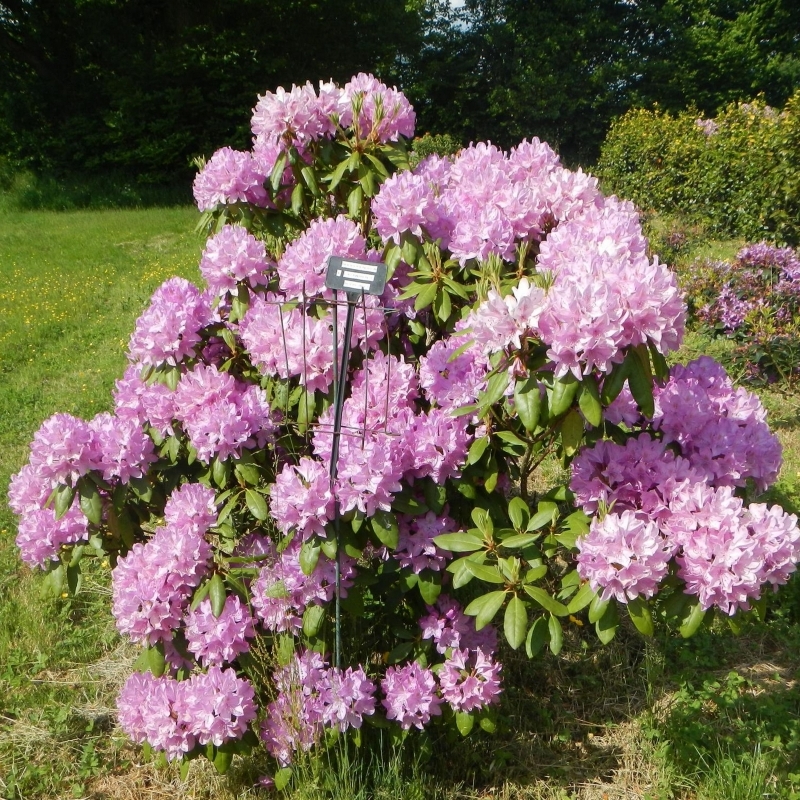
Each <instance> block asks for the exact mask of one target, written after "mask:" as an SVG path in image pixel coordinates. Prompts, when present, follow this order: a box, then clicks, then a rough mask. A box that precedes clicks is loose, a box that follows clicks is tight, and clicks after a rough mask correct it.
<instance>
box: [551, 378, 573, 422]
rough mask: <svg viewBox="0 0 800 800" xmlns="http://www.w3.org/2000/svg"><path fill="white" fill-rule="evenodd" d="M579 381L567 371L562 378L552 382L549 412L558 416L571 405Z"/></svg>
mask: <svg viewBox="0 0 800 800" xmlns="http://www.w3.org/2000/svg"><path fill="white" fill-rule="evenodd" d="M579 387H580V383H579V382H578V380H577V379H576V378H575V376H574V375H573V374H572V373H571V372H568V373H567V374H566V375H564V377H563V378H559V379H558V380H557V381H556V382H555V383H554V384H553V392H552V395H551V400H550V414H551V416H553V417H560V416H561V415H562V414H564V413H565V412H566V411H567V409H568V408H569V407H570V406H571V405H572V401H573V400H574V399H575V395H576V394H577V393H578V388H579Z"/></svg>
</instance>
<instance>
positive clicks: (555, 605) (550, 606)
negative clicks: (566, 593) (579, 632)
mask: <svg viewBox="0 0 800 800" xmlns="http://www.w3.org/2000/svg"><path fill="white" fill-rule="evenodd" d="M522 588H523V589H524V590H525V591H526V592H527V593H528V595H530V597H531V599H533V600H535V601H536V602H537V603H538V604H539V605H540V606H541V607H542V608H543V609H545V611H549V612H550V613H551V614H556V615H557V616H559V617H566V616H567V614H569V611H567V607H566V606H565V605H564V604H563V603H559V602H558V600H556V599H555V597H552V596H551V595H550V594H548V593H547V592H546V591H545V590H544V589H541V588H540V587H538V586H531V585H530V584H528V583H526V584H524V585H523V587H522Z"/></svg>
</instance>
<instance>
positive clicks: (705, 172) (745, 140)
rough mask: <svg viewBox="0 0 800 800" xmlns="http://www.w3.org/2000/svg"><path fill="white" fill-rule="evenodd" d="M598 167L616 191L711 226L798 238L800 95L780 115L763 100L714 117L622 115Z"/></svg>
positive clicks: (751, 235) (754, 235)
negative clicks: (710, 118)
mask: <svg viewBox="0 0 800 800" xmlns="http://www.w3.org/2000/svg"><path fill="white" fill-rule="evenodd" d="M598 172H599V173H600V175H601V176H602V178H603V180H604V181H605V183H606V188H607V189H608V190H610V191H614V192H617V193H618V194H620V195H622V196H624V197H628V198H630V199H632V200H634V201H635V202H636V203H638V204H639V205H641V206H642V207H645V208H652V209H655V210H657V211H659V212H662V213H671V214H681V215H685V216H686V217H687V218H689V219H691V220H693V221H695V222H699V223H701V224H703V225H705V226H707V227H708V228H709V229H710V230H712V231H714V232H716V233H719V234H725V235H729V236H740V237H744V238H746V239H750V240H758V239H768V240H770V241H773V242H776V243H779V244H786V243H789V244H796V243H797V242H798V241H800V92H797V93H795V95H794V96H793V97H792V98H791V99H790V100H789V102H788V103H787V105H786V107H785V109H784V110H783V111H782V112H778V111H776V110H775V109H773V108H770V107H769V106H767V105H766V104H765V103H764V101H763V100H762V99H757V100H754V101H753V102H752V103H738V104H732V105H730V106H728V107H727V108H726V109H725V110H724V111H723V112H721V113H720V114H719V115H718V116H717V117H716V118H714V119H713V120H701V119H698V118H697V111H696V110H694V109H688V110H686V111H683V112H681V113H680V114H678V115H677V116H672V115H670V114H668V113H663V112H661V111H660V110H659V109H658V108H656V109H654V110H652V111H647V110H644V109H636V110H633V111H630V112H628V113H627V114H625V115H624V116H622V117H621V118H620V119H618V120H617V121H616V122H615V123H614V124H613V125H612V127H611V130H610V131H609V133H608V136H607V137H606V141H605V143H604V145H603V148H602V152H601V157H600V162H599V164H598Z"/></svg>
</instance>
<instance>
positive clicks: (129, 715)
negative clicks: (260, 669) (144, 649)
mask: <svg viewBox="0 0 800 800" xmlns="http://www.w3.org/2000/svg"><path fill="white" fill-rule="evenodd" d="M117 709H118V712H119V723H120V725H121V726H122V729H123V730H124V731H125V732H126V733H127V734H128V736H130V737H131V739H133V740H134V741H135V742H139V743H145V742H147V743H148V744H150V746H151V747H152V748H153V749H154V750H158V751H161V752H164V753H165V755H166V757H167V758H168V759H169V760H173V759H176V758H181V757H182V756H184V755H185V754H187V753H190V752H192V751H193V750H194V749H195V747H196V746H197V745H201V746H202V745H207V744H209V743H212V744H214V745H216V746H217V747H219V746H221V745H223V744H225V742H228V741H231V740H234V739H241V737H242V736H243V735H244V734H245V733H246V731H247V729H248V726H249V724H250V723H251V722H252V721H253V720H254V719H255V717H256V704H255V692H254V691H253V687H252V686H251V685H250V683H249V682H248V681H247V680H245V679H244V678H238V677H237V676H236V672H235V671H234V670H233V669H224V670H223V669H220V668H219V667H209V669H208V672H206V673H197V674H195V675H192V676H191V677H189V678H188V680H185V681H177V680H175V679H174V678H171V677H168V676H165V677H161V678H156V677H153V675H151V674H150V673H149V672H145V673H140V672H134V673H133V674H132V675H131V676H130V678H128V680H127V681H126V683H125V686H124V687H123V688H122V691H121V692H120V694H119V697H118V698H117Z"/></svg>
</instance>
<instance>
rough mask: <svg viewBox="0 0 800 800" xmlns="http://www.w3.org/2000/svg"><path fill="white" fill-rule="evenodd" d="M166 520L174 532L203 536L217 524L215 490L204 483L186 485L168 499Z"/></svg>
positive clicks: (165, 507)
mask: <svg viewBox="0 0 800 800" xmlns="http://www.w3.org/2000/svg"><path fill="white" fill-rule="evenodd" d="M164 519H165V521H166V522H167V524H168V525H169V526H170V527H171V528H173V529H174V530H180V531H184V532H186V533H191V534H193V535H195V536H202V535H203V534H204V533H206V531H208V529H209V528H210V527H211V526H212V525H216V523H217V507H216V494H215V492H214V490H213V489H212V488H211V487H209V486H204V485H203V484H202V483H184V484H183V485H182V486H179V487H178V488H177V489H176V490H175V491H174V492H173V493H172V494H171V495H170V496H169V498H168V499H167V503H166V505H165V506H164Z"/></svg>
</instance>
